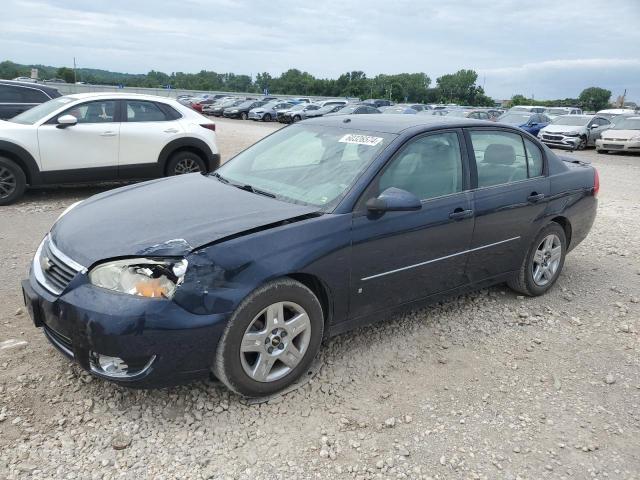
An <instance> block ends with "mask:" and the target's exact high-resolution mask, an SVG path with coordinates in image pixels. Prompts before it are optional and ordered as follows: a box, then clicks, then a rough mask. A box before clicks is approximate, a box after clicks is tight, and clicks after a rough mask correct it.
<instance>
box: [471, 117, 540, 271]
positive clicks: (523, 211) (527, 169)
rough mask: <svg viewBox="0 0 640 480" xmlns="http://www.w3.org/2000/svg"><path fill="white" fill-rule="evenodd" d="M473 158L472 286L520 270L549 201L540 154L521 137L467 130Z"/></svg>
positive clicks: (497, 132)
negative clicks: (473, 225)
mask: <svg viewBox="0 0 640 480" xmlns="http://www.w3.org/2000/svg"><path fill="white" fill-rule="evenodd" d="M466 137H467V145H468V148H469V150H470V151H471V152H472V155H471V157H472V158H475V164H472V166H471V167H472V168H471V172H472V182H473V183H474V185H476V186H477V188H475V190H474V192H473V202H474V212H475V229H474V232H473V239H472V242H471V250H472V252H471V253H470V254H469V259H468V264H467V275H468V277H469V281H470V282H477V281H480V280H484V279H488V278H491V277H495V276H497V275H500V274H503V273H506V272H510V271H513V270H517V269H518V268H519V266H520V263H521V261H522V256H523V252H524V251H525V250H526V249H527V247H528V245H529V243H530V241H531V238H530V237H531V235H532V232H533V231H534V230H535V222H536V220H537V219H538V218H540V217H541V216H542V214H543V212H544V211H545V209H546V206H547V202H548V200H549V198H548V197H549V192H550V187H549V178H548V177H547V176H546V174H545V167H544V157H543V154H542V151H541V149H540V148H538V146H537V145H536V144H534V142H532V141H531V140H529V139H528V138H525V137H524V136H523V135H520V134H519V133H515V132H512V131H506V130H499V129H495V130H494V129H484V128H483V129H480V128H474V129H469V130H467V131H466Z"/></svg>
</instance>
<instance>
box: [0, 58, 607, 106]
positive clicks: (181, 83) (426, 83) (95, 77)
mask: <svg viewBox="0 0 640 480" xmlns="http://www.w3.org/2000/svg"><path fill="white" fill-rule="evenodd" d="M31 68H37V69H38V73H39V77H40V78H41V79H49V78H62V79H63V80H65V81H66V82H68V83H73V82H75V81H82V82H85V83H89V84H94V85H123V86H125V87H149V88H163V87H164V88H166V87H167V86H170V87H171V88H173V89H179V90H200V91H222V92H243V93H256V94H261V93H263V92H264V91H268V92H269V94H271V95H278V94H281V95H311V96H315V95H318V96H325V97H358V98H362V99H364V98H387V99H390V100H393V101H395V102H405V101H406V102H416V103H457V104H459V105H474V106H492V105H494V104H495V102H494V100H493V99H492V98H490V97H488V96H487V95H486V94H485V92H484V90H483V88H482V87H481V86H479V85H477V83H476V82H477V80H478V74H477V73H476V72H475V71H474V70H458V71H457V72H455V73H449V74H446V75H442V76H441V77H438V78H437V79H436V82H435V85H432V82H431V78H430V77H429V76H428V75H427V74H425V73H398V74H394V75H386V74H379V75H376V76H374V77H368V76H367V75H366V73H364V72H362V71H352V72H346V73H343V74H342V75H340V76H339V77H338V78H316V77H314V76H313V75H311V74H310V73H308V72H303V71H300V70H298V69H296V68H292V69H289V70H287V71H286V72H284V73H282V74H281V75H279V76H272V75H271V74H269V73H268V72H262V73H258V74H257V75H255V78H253V76H250V75H239V74H235V73H217V72H213V71H209V70H202V71H200V72H198V73H183V72H173V73H171V74H167V73H164V72H158V71H155V70H151V71H150V72H149V73H147V74H130V73H118V72H110V71H108V70H99V69H92V68H79V69H77V70H76V71H75V72H74V70H73V69H71V68H68V67H51V66H45V65H21V64H17V63H14V62H11V61H9V60H6V61H3V62H0V78H15V77H19V76H30V74H31ZM610 98H611V92H610V91H609V90H606V89H603V88H598V87H589V88H586V89H585V90H583V91H582V92H581V93H580V95H579V96H578V98H565V99H557V100H542V101H541V100H534V99H531V98H526V97H525V96H523V95H514V96H513V97H512V98H511V100H510V102H509V105H507V106H515V105H543V106H576V107H581V108H583V109H584V110H594V111H597V110H601V109H603V108H606V107H607V106H608V105H609V100H610Z"/></svg>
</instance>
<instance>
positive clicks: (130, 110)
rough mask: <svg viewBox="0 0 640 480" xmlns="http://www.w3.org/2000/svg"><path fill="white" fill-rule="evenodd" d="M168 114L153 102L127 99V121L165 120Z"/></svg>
mask: <svg viewBox="0 0 640 480" xmlns="http://www.w3.org/2000/svg"><path fill="white" fill-rule="evenodd" d="M167 120H169V118H167V115H165V113H164V112H163V111H162V110H161V109H160V107H158V105H156V104H155V103H153V102H147V101H140V100H127V122H165V121H167Z"/></svg>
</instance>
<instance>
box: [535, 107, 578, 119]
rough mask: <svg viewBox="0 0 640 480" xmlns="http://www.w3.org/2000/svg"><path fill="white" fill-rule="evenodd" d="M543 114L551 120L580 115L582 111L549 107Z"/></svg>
mask: <svg viewBox="0 0 640 480" xmlns="http://www.w3.org/2000/svg"><path fill="white" fill-rule="evenodd" d="M543 113H544V114H545V115H546V116H547V117H549V118H550V119H551V120H553V119H554V118H556V117H558V116H560V115H582V110H581V109H579V108H576V107H549V108H545V109H544V112H543Z"/></svg>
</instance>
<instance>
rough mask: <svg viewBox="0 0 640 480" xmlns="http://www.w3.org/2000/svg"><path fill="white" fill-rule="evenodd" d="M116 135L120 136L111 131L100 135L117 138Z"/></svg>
mask: <svg viewBox="0 0 640 480" xmlns="http://www.w3.org/2000/svg"><path fill="white" fill-rule="evenodd" d="M116 135H118V134H117V133H116V132H112V131H110V130H109V131H106V132H102V133H101V134H100V136H101V137H115V136H116Z"/></svg>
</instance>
